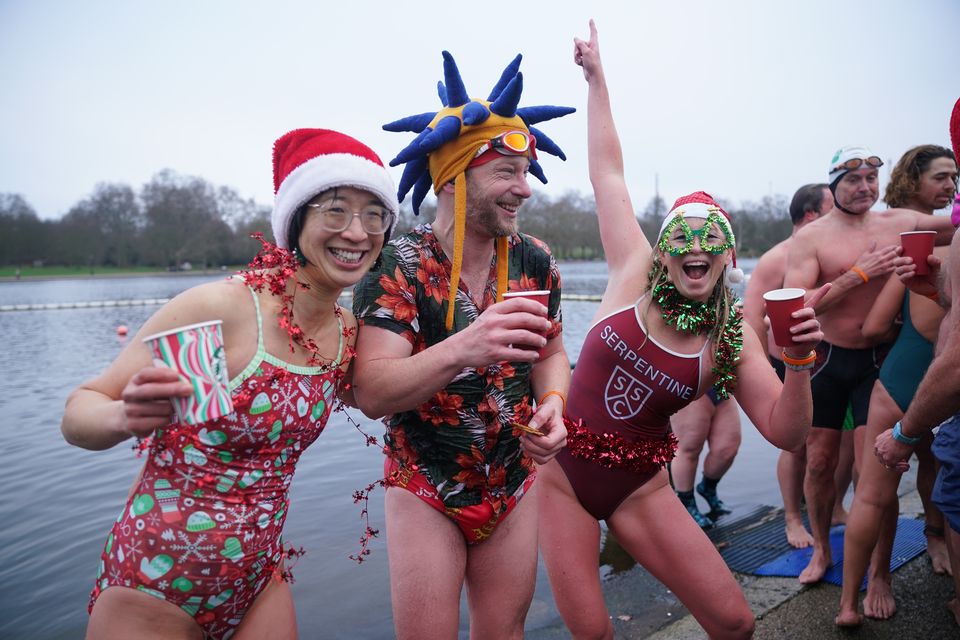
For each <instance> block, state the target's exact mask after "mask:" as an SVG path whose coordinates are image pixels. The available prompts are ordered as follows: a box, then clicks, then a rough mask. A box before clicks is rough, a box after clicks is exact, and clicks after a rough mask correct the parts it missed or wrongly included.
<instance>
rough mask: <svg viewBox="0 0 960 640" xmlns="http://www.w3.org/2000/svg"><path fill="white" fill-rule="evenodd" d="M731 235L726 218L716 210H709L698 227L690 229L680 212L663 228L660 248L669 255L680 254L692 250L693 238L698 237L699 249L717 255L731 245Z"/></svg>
mask: <svg viewBox="0 0 960 640" xmlns="http://www.w3.org/2000/svg"><path fill="white" fill-rule="evenodd" d="M718 211H719V210H718ZM732 235H733V234H732V233H731V232H730V227H729V226H728V225H727V222H726V219H725V218H724V217H723V216H722V215H721V214H720V213H718V212H716V211H711V212H710V215H708V216H707V219H706V222H705V223H704V225H703V226H702V227H700V228H699V229H691V228H690V225H689V223H687V221H686V220H685V219H684V217H683V214H682V212H681V213H680V214H679V215H677V217H676V218H674V219H673V221H671V222H670V224H669V225H668V226H667V228H666V229H664V230H663V235H662V236H661V237H660V249H661V250H662V251H664V252H666V253H668V254H670V255H671V256H682V255H685V254H687V253H689V252H690V251H692V250H693V243H694V239H696V238H700V249H701V250H703V251H705V252H706V253H711V254H714V255H717V254H721V253H723V252H724V251H726V250H727V249H730V248H732V247H733V242H732V241H731V237H732Z"/></svg>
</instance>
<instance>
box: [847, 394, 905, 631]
mask: <svg viewBox="0 0 960 640" xmlns="http://www.w3.org/2000/svg"><path fill="white" fill-rule="evenodd" d="M900 416H901V413H900V409H899V408H898V407H897V405H896V404H895V403H894V402H893V400H892V399H891V398H890V395H889V394H888V393H887V392H886V390H885V389H884V388H883V386H882V385H881V384H880V383H879V382H877V383H875V384H874V387H873V392H872V394H871V396H870V414H869V416H868V418H867V425H866V426H865V427H858V428H857V431H859V432H862V433H863V434H864V437H863V438H862V442H863V448H862V449H861V450H860V451H859V452H858V454H859V455H858V459H859V461H860V480H859V483H858V485H857V491H856V493H854V496H853V504H852V505H851V507H850V517H849V518H848V519H847V528H846V531H845V532H844V541H843V587H842V590H841V593H840V609H839V612H838V613H837V617H836V620H835V622H836V623H837V625H839V626H842V627H850V626H857V625H859V624H860V623H861V622H862V621H863V620H862V618H861V617H860V614H859V613H858V611H857V601H858V596H859V592H860V584H861V582H863V576H864V575H865V574H866V572H867V563H868V561H869V559H870V557H871V554H872V553H873V552H874V548H875V547H877V546H878V544H879V543H878V538H880V533H879V531H878V530H879V529H880V528H881V522H884V521H886V522H889V515H891V514H892V516H893V519H894V520H893V522H894V528H895V527H896V516H897V509H896V502H897V500H896V498H897V486H898V485H899V484H900V474H899V473H896V472H894V471H891V470H889V469H886V468H885V467H884V466H883V465H882V464H880V461H879V460H878V459H877V458H876V456H874V455H873V454H872V451H873V446H872V445H873V442H874V440H876V437H877V435H878V434H880V433H881V432H883V431H884V430H885V429H887V428H888V427H889V425H891V424H893V423H894V422H896V421H897V420H898V419H899V418H900ZM886 536H887V537H886V539H885V544H889V545H890V546H891V548H892V536H891V535H890V533H887V534H886ZM880 555H881V556H882V557H884V558H885V562H886V565H885V567H886V569H885V573H886V579H885V580H883V578H882V575H883V574H882V573H881V574H879V576H878V580H880V581H881V582H882V584H880V583H879V582H878V583H877V584H873V577H872V576H873V574H872V573H871V586H872V587H873V588H874V596H875V597H874V601H873V602H874V605H876V606H873V605H871V606H873V609H872V610H873V611H876V610H877V609H879V608H880V605H879V604H877V603H879V602H880V601H881V600H883V597H882V595H883V594H882V592H883V587H884V586H885V587H886V588H887V589H886V592H887V595H889V599H890V603H891V604H892V600H893V597H892V594H891V593H890V591H889V586H890V583H889V577H890V576H889V566H890V551H889V550H888V551H886V552H885V553H881V554H880ZM874 557H876V554H874ZM894 606H895V605H894ZM864 608H865V609H866V608H867V605H866V600H865V601H864Z"/></svg>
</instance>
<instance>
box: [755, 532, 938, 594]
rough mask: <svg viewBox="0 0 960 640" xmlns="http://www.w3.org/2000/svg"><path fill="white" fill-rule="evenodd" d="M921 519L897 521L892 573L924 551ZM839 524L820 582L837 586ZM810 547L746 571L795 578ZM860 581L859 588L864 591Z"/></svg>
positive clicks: (840, 574)
mask: <svg viewBox="0 0 960 640" xmlns="http://www.w3.org/2000/svg"><path fill="white" fill-rule="evenodd" d="M923 524H924V522H923V520H908V519H906V518H899V519H898V520H897V534H896V537H895V538H894V541H893V554H892V555H891V557H890V571H895V570H896V569H898V568H899V567H900V566H902V565H903V564H905V563H906V562H908V561H910V560H912V559H913V558H915V557H917V556H918V555H920V554H921V553H923V551H924V550H925V549H926V548H927V539H926V537H925V536H924V535H923ZM843 530H844V526H843V525H838V526H836V527H833V528H832V529H830V550H831V554H832V556H833V566H832V567H830V568H829V569H828V570H827V573H826V574H825V575H824V576H823V580H824V582H829V583H831V584H835V585H837V586H840V585H842V584H843ZM812 555H813V548H812V547H807V548H806V549H791V550H790V551H788V552H787V553H784V554H783V555H780V556H778V557H777V558H776V559H774V560H771V561H770V562H767V563H766V564H763V565H761V566H759V567H757V568H756V569H753V570H751V571H749V573H753V574H755V575H758V576H783V577H797V576H799V575H800V572H801V571H803V570H804V569H805V568H806V566H807V564H808V563H809V562H810V556H812ZM866 585H867V580H866V578H864V580H863V584H862V585H861V586H860V588H861V589H864V588H866Z"/></svg>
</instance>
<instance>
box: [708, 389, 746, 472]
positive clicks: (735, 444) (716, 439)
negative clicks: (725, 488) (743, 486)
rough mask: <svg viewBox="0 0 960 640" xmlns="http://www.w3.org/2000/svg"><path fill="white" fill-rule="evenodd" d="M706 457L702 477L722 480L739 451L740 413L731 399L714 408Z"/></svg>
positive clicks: (734, 401) (735, 402)
mask: <svg viewBox="0 0 960 640" xmlns="http://www.w3.org/2000/svg"><path fill="white" fill-rule="evenodd" d="M707 443H708V445H709V449H708V450H707V457H706V458H704V459H703V475H705V476H708V477H710V478H717V479H719V478H722V477H723V476H724V474H726V473H727V471H729V470H730V467H731V466H733V461H734V459H735V458H736V457H737V451H739V450H740V411H739V409H738V408H737V401H736V400H734V399H733V398H730V399H729V400H724V401H723V402H721V403H720V404H718V405H717V406H716V408H715V409H714V413H713V420H711V424H710V433H709V434H708V435H707Z"/></svg>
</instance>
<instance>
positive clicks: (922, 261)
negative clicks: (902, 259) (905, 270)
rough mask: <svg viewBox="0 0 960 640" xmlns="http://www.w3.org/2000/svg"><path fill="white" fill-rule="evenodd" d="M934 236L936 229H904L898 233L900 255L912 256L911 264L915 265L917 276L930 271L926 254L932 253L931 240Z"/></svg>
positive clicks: (935, 235)
mask: <svg viewBox="0 0 960 640" xmlns="http://www.w3.org/2000/svg"><path fill="white" fill-rule="evenodd" d="M936 237H937V232H936V231H904V232H903V233H901V234H900V246H902V247H903V254H902V255H905V256H910V257H911V258H913V264H915V265H917V275H918V276H923V275H926V274H928V273H930V265H928V264H927V256H929V255H930V254H931V253H933V241H934V240H935V239H936Z"/></svg>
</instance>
